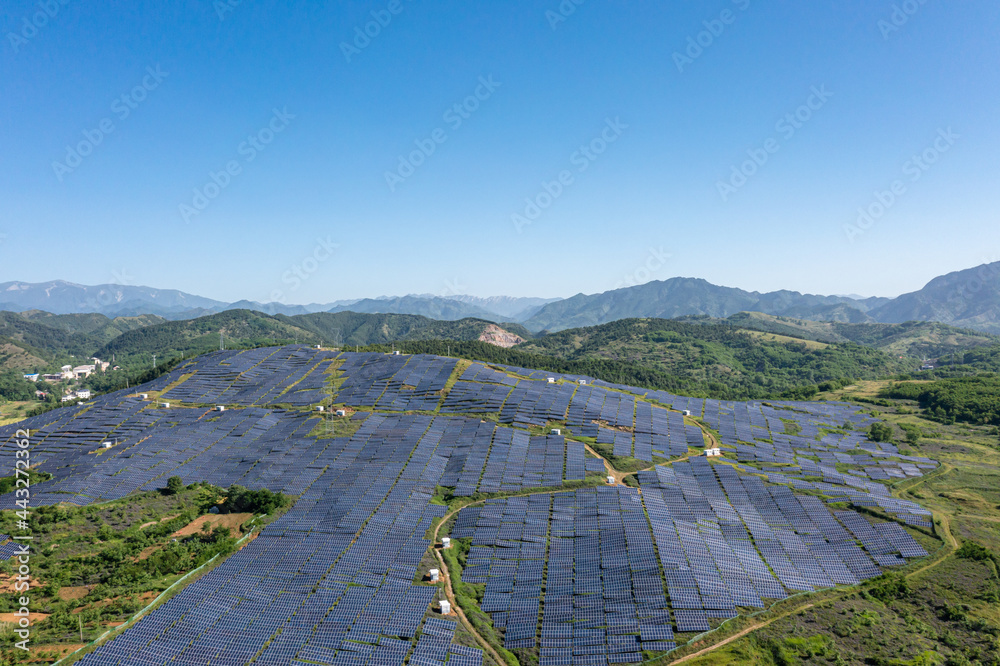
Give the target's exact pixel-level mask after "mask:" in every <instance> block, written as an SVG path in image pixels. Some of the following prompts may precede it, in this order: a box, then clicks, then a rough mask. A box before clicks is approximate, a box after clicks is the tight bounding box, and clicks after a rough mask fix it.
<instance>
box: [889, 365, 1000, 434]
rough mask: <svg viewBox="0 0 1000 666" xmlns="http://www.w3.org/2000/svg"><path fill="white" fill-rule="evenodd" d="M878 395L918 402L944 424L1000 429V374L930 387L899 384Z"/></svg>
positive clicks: (927, 385)
mask: <svg viewBox="0 0 1000 666" xmlns="http://www.w3.org/2000/svg"><path fill="white" fill-rule="evenodd" d="M879 395H881V396H882V397H884V398H894V399H897V400H916V401H917V403H918V404H919V405H920V407H921V408H923V409H924V410H925V411H926V414H927V415H928V416H929V417H931V418H934V419H936V420H938V421H941V422H943V423H955V422H956V421H961V422H963V423H973V424H977V425H996V426H1000V375H993V374H989V375H979V376H975V377H960V378H955V379H941V380H938V381H935V382H931V383H929V384H914V383H899V384H893V385H891V386H889V387H888V388H886V389H884V390H883V391H882V392H881V393H880V394H879Z"/></svg>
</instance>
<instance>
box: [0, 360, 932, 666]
mask: <svg viewBox="0 0 1000 666" xmlns="http://www.w3.org/2000/svg"><path fill="white" fill-rule="evenodd" d="M456 367H457V361H456V360H454V359H446V358H439V357H433V356H403V355H399V356H396V355H386V354H370V353H363V354H349V353H344V354H338V353H332V352H325V351H321V350H314V349H310V348H306V347H302V346H289V347H283V348H270V349H256V350H249V351H241V352H217V353H213V354H208V355H206V356H203V357H200V358H198V359H195V360H193V361H189V362H188V363H186V364H184V365H183V366H181V367H179V368H177V369H175V370H174V371H173V372H171V373H169V374H167V375H165V376H163V377H160V378H159V379H157V380H156V381H154V382H152V383H150V384H147V385H145V386H144V387H142V389H141V390H142V391H144V392H152V391H167V392H166V394H165V396H166V397H165V398H164V399H167V400H170V401H174V402H180V403H183V404H188V405H209V404H216V403H218V404H226V405H227V406H228V407H229V409H227V410H226V411H223V412H217V411H212V410H210V409H209V408H208V407H185V408H176V407H175V408H174V409H161V408H158V407H157V406H156V405H155V404H154V403H150V402H148V401H144V400H140V399H139V398H138V397H137V396H136V395H135V393H134V392H132V393H129V392H125V391H121V392H117V393H112V394H109V395H105V396H100V397H98V398H96V399H95V400H93V401H91V403H89V404H88V405H87V406H77V407H71V408H65V409H60V410H56V411H54V412H50V413H47V414H43V415H41V416H37V417H33V418H31V419H28V420H26V421H23V422H21V423H19V424H17V426H6V427H2V428H0V464H5V463H11V464H12V460H13V456H14V454H15V446H14V444H13V440H14V436H15V432H16V430H17V429H23V428H30V429H31V445H32V461H33V462H34V463H38V465H39V469H40V471H45V472H49V473H51V474H53V477H54V478H53V479H52V480H50V481H47V482H44V483H40V484H37V486H36V487H35V488H34V489H33V497H32V500H33V504H35V505H40V504H52V503H57V502H71V503H75V504H81V505H82V504H89V503H93V502H98V501H108V500H113V499H118V498H122V497H126V496H128V495H129V494H130V493H134V492H139V491H142V490H150V489H155V488H159V487H162V486H164V485H165V481H166V479H167V478H168V477H170V476H175V475H176V476H180V477H181V478H182V480H183V481H184V482H185V483H191V482H195V481H208V482H210V483H213V484H216V485H219V486H223V487H225V486H228V485H231V484H233V483H239V484H241V485H245V486H248V487H250V488H265V487H266V488H270V489H272V490H276V491H281V492H284V493H287V494H290V495H294V496H297V497H298V499H297V501H296V502H295V504H294V506H293V507H292V508H291V510H290V511H289V512H288V513H287V514H286V515H285V516H283V517H282V518H280V519H279V520H277V521H275V522H274V523H273V524H271V525H269V526H268V527H266V528H265V529H264V530H263V531H262V532H261V533H260V535H259V536H258V538H256V539H255V540H254V541H252V542H250V543H248V544H247V545H246V546H245V547H244V548H243V549H242V550H240V551H239V552H238V553H236V554H234V555H233V556H231V557H229V558H228V559H227V560H226V561H225V562H223V563H222V564H221V565H220V566H218V567H217V568H215V569H214V570H212V571H211V572H209V573H208V574H206V575H205V576H203V577H202V578H200V579H199V580H197V581H196V582H194V583H192V584H191V585H189V586H188V587H187V588H185V589H184V590H183V591H182V592H181V593H180V594H178V595H177V596H175V597H174V598H172V599H171V600H170V601H169V602H167V603H166V604H164V605H162V606H161V607H159V608H157V609H156V610H154V611H153V612H152V613H150V614H149V615H148V616H147V617H145V618H143V619H142V620H141V621H140V622H139V623H137V625H136V626H135V627H133V628H130V629H129V630H127V631H125V632H123V633H122V634H121V635H120V636H119V637H117V638H116V639H115V640H113V641H111V642H110V643H108V644H107V645H105V646H103V647H101V648H100V649H98V650H97V651H96V652H95V653H93V654H92V655H89V656H87V657H86V658H85V659H84V660H82V661H81V663H84V664H150V665H152V664H166V663H168V662H170V663H176V664H195V663H199V664H204V663H212V664H217V663H218V664H243V663H247V661H249V660H250V659H255V661H254V663H259V664H289V663H291V664H316V663H321V664H322V663H330V664H333V663H336V664H372V665H375V664H380V665H381V664H384V665H386V666H389V665H393V664H403V663H410V664H440V663H447V664H449V665H457V666H466V665H468V666H478V665H479V664H480V663H482V660H483V655H482V653H481V652H480V651H479V650H477V649H474V648H466V647H462V646H460V645H457V644H455V643H454V642H453V640H452V639H453V637H454V633H455V626H454V623H452V622H450V621H447V620H443V619H438V618H431V619H425V616H426V615H427V610H428V607H429V606H430V604H431V603H432V602H433V600H434V599H435V598H436V596H437V595H438V589H439V588H438V587H436V586H430V585H422V584H419V583H415V582H414V579H415V577H416V572H417V567H418V564H419V562H420V560H421V558H422V557H423V556H424V554H425V553H426V550H427V548H428V546H429V543H428V541H427V540H426V539H425V538H424V537H425V533H426V532H427V529H428V528H429V527H430V525H431V522H432V521H433V520H435V519H436V518H440V517H441V516H442V515H443V514H444V507H442V506H438V505H435V504H432V503H431V501H430V500H431V498H432V497H433V496H434V494H435V492H436V489H437V487H438V486H445V487H450V488H453V489H454V494H455V495H457V496H468V495H472V494H474V493H477V492H478V493H487V494H490V493H515V492H524V491H529V492H530V491H532V490H534V489H543V488H548V489H557V488H558V487H559V486H560V485H561V484H562V483H563V482H564V481H579V480H582V479H585V478H586V476H587V474H593V473H600V474H601V475H602V476H603V474H604V472H605V467H604V461H603V460H601V459H599V458H593V457H588V454H587V452H586V449H585V447H584V445H583V444H582V443H581V442H579V441H573V438H574V437H577V436H583V437H596V438H597V441H598V442H600V443H606V444H608V445H610V446H612V447H613V449H614V452H615V455H620V456H628V457H634V458H638V459H640V460H645V461H647V462H649V463H650V469H649V470H647V471H641V472H639V473H638V474H637V480H638V482H639V485H640V486H641V491H640V490H637V489H633V488H626V487H623V486H614V487H601V488H596V489H595V488H589V489H580V490H576V491H573V492H567V491H561V492H555V493H549V494H532V495H528V496H525V497H511V498H506V499H492V500H488V501H486V502H485V503H482V504H477V505H474V506H472V507H470V508H467V509H464V510H463V511H462V512H460V513H459V515H458V518H457V521H456V524H455V527H454V529H453V530H452V536H454V537H456V538H464V537H468V538H471V539H472V543H473V546H472V549H471V551H470V553H469V556H468V561H467V567H466V569H465V571H464V573H463V578H464V581H465V582H468V583H473V584H481V585H484V589H485V592H484V596H483V604H482V605H483V610H484V611H487V612H489V613H490V614H491V616H492V618H493V621H494V624H495V626H496V627H498V628H499V629H500V630H501V631H502V633H503V636H504V643H505V646H506V647H508V648H511V649H518V648H527V647H532V648H538V649H539V650H540V653H539V654H540V655H541V657H540V660H541V664H542V665H543V666H546V665H557V664H558V665H561V664H607V663H633V662H637V661H640V660H641V658H642V652H643V651H665V650H670V649H673V647H674V646H675V643H674V640H675V639H674V634H675V633H688V632H698V631H704V630H706V629H707V628H709V627H710V626H711V623H712V622H715V621H719V620H721V619H723V618H728V617H733V616H734V615H735V614H736V613H737V612H738V611H739V610H740V609H743V608H760V607H762V606H763V605H764V604H765V603H766V602H767V600H770V599H781V598H784V597H785V596H787V595H788V594H790V593H793V592H796V591H808V590H815V589H821V588H824V587H829V586H831V585H835V584H852V583H856V582H858V581H861V580H864V579H866V578H870V577H872V576H876V575H878V574H879V573H880V572H881V571H882V570H883V568H884V567H887V566H893V565H898V564H902V563H904V562H905V561H906V560H907V559H908V558H914V557H922V556H924V555H926V551H924V549H923V548H922V547H921V546H920V545H919V544H918V543H917V542H916V541H915V540H914V539H913V538H912V537H911V536H910V534H909V533H908V532H907V531H906V530H905V529H904V528H903V527H901V526H900V525H899V524H898V523H894V522H874V523H873V521H871V520H869V519H868V518H866V517H864V516H862V515H861V514H859V513H857V512H855V511H852V510H842V509H837V510H835V511H831V510H830V508H829V504H830V503H834V502H838V503H839V502H848V503H851V504H853V505H855V506H870V507H879V508H881V509H883V510H885V511H887V512H889V513H893V514H895V515H896V516H897V517H898V518H899V519H900V520H901V521H903V522H905V523H909V524H913V525H921V526H928V525H929V524H930V523H929V516H930V513H929V512H928V511H927V510H926V509H923V508H922V507H920V506H919V505H917V504H915V503H913V502H909V501H905V500H900V499H897V498H894V497H892V496H891V494H890V493H889V490H888V488H887V486H886V485H885V483H883V482H891V481H892V480H895V479H901V478H910V477H915V476H919V475H920V474H923V473H924V471H925V470H927V469H932V468H933V467H935V466H936V463H935V462H934V461H931V460H928V459H926V458H920V457H914V456H906V455H902V454H900V452H899V450H898V449H896V448H895V447H894V446H893V445H891V444H877V443H874V442H869V441H867V439H866V438H865V437H864V435H863V434H862V433H863V432H864V430H865V429H866V428H867V426H868V425H869V424H870V423H871V422H872V421H873V420H872V419H871V417H869V416H867V415H865V414H863V413H861V412H859V411H858V410H857V409H856V408H854V407H852V406H850V405H843V404H837V403H774V404H767V405H765V404H762V403H758V402H748V403H735V402H726V401H717V400H701V399H692V398H683V397H678V396H672V395H669V394H667V393H664V392H662V391H648V390H645V389H640V388H636V387H630V386H625V385H618V384H609V383H606V382H599V381H593V380H590V379H589V378H581V377H578V376H571V375H559V374H553V373H547V372H540V371H533V370H529V369H525V368H517V367H508V366H497V365H488V364H485V363H472V364H470V365H469V366H468V367H467V368H466V369H465V370H464V371H462V373H461V377H459V378H458V381H457V382H455V383H454V384H453V386H452V387H451V389H450V391H445V387H446V386H447V385H448V383H449V380H450V379H453V378H455V370H456ZM331 376H334V377H336V379H337V381H336V383H333V382H330V381H329V380H330V379H331ZM550 378H552V380H553V381H551V382H550V381H549V379H550ZM581 379H582V380H585V383H582V382H581V381H580V380H581ZM334 387H335V388H334ZM331 391H335V393H331ZM649 401H654V402H649ZM320 402H323V403H324V404H333V403H340V404H346V405H349V406H351V407H353V408H354V409H355V410H357V411H356V412H355V413H354V415H353V416H352V417H351V418H352V419H353V420H354V423H353V424H352V425H353V426H354V428H352V430H356V432H355V434H353V435H351V436H349V437H325V436H324V437H316V436H311V435H310V433H312V432H313V430H314V428H316V426H317V425H318V424H319V423H321V421H320V420H319V419H317V418H316V416H315V414H314V413H311V412H310V411H309V410H308V409H301V410H300V409H284V408H278V407H275V406H276V405H292V406H297V407H304V408H305V407H311V406H312V405H316V404H319V403H320ZM663 405H670V406H672V407H673V409H675V410H682V409H687V410H690V411H691V412H692V413H693V414H695V415H697V416H701V417H702V418H704V419H705V421H706V422H707V423H709V424H710V425H711V426H712V427H713V428H714V429H716V430H717V431H718V432H719V434H720V439H721V442H720V443H721V446H722V448H723V451H724V452H725V453H726V461H725V462H724V463H722V462H719V460H718V459H714V460H713V461H709V460H708V459H707V458H704V457H695V458H691V459H690V460H686V461H675V462H674V463H673V464H672V465H658V466H655V467H654V466H653V464H652V462H653V461H654V460H656V459H657V458H677V457H680V456H684V455H686V454H687V452H688V447H697V448H702V447H703V446H704V445H705V439H704V436H703V434H702V431H701V429H700V428H698V427H696V426H694V425H692V423H691V422H690V421H688V422H685V419H684V418H683V417H682V416H681V414H679V413H678V412H677V411H669V410H667V409H665V408H664V407H663ZM400 412H420V413H419V414H416V413H410V414H401V413H400ZM483 413H492V414H495V416H493V417H491V418H493V419H495V420H496V421H499V422H495V421H494V420H489V421H481V420H479V419H477V418H469V417H467V416H463V415H464V414H468V415H475V414H483ZM553 421H555V422H558V423H559V424H560V426H559V427H563V428H565V429H566V430H565V431H564V432H563V434H561V435H555V434H546V435H538V434H532V433H531V432H528V431H527V430H526V429H525V428H526V427H535V428H536V429H535V430H534V431H533V432H535V433H537V432H539V430H538V429H537V427H538V426H543V425H544V426H547V425H548V424H549V423H551V422H553ZM562 424H565V425H562ZM322 430H323V429H320V431H322ZM334 432H336V430H334ZM542 432H545V431H544V430H543V431H542ZM105 441H110V442H112V443H113V446H112V447H111V448H108V449H105V448H104V447H103V446H102V443H103V442H105ZM840 470H844V471H840ZM800 489H806V490H810V491H813V492H812V493H811V494H801V493H797V492H796V491H797V490H800ZM13 501H14V496H13V495H12V494H7V495H5V496H3V497H0V506H3V507H5V508H10V507H12V506H13ZM6 539H7V537H3V538H2V539H0V556H2V555H3V553H5V552H6V550H3V549H4V548H7V547H9V546H10V547H12V544H11V543H10V542H8V541H7V540H6ZM418 634H419V639H417V636H418Z"/></svg>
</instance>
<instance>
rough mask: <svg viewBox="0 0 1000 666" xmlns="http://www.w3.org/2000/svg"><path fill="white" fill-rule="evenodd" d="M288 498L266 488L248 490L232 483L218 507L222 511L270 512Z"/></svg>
mask: <svg viewBox="0 0 1000 666" xmlns="http://www.w3.org/2000/svg"><path fill="white" fill-rule="evenodd" d="M288 500H289V498H288V497H286V496H285V495H282V494H281V493H273V492H271V491H270V490H268V489H267V488H261V489H260V490H248V489H246V488H244V487H243V486H238V485H235V484H234V485H232V486H230V487H229V490H227V491H226V501H225V502H224V503H223V504H222V506H221V507H220V508H219V511H220V512H222V513H271V512H273V511H277V510H278V509H280V508H282V507H284V506H285V505H286V504H288Z"/></svg>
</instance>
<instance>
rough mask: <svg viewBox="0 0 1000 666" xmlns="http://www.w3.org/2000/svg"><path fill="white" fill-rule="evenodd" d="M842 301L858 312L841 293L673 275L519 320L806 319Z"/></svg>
mask: <svg viewBox="0 0 1000 666" xmlns="http://www.w3.org/2000/svg"><path fill="white" fill-rule="evenodd" d="M845 304H846V305H849V306H851V307H853V308H856V309H858V311H859V313H860V308H862V307H864V305H860V304H859V302H858V301H852V300H851V299H849V298H845V297H843V296H814V295H810V294H800V293H799V292H797V291H776V292H771V293H767V294H761V293H758V292H749V291H744V290H742V289H736V288H733V287H719V286H716V285H714V284H711V283H710V282H707V281H705V280H702V279H696V278H673V279H670V280H665V281H655V282H647V283H646V284H642V285H638V286H635V287H626V288H624V289H616V290H614V291H607V292H604V293H603V294H595V295H592V296H585V295H583V294H578V295H576V296H573V297H572V298H567V299H566V300H562V301H557V302H555V303H549V304H548V305H545V306H543V307H542V308H541V309H540V310H539V311H538V312H537V313H536V314H535V315H534V316H532V317H530V318H529V319H527V320H526V321H524V322H522V323H523V324H524V325H525V326H526V327H527V328H528V329H529V330H532V331H540V330H549V331H559V330H563V329H567V328H577V327H581V326H595V325H598V324H604V323H607V322H611V321H615V320H618V319H628V318H633V317H656V318H659V319H672V318H675V317H681V316H685V315H708V316H710V317H717V318H720V319H724V318H726V317H728V316H730V315H732V314H735V313H737V312H745V311H760V312H765V313H768V314H783V313H785V312H790V311H794V312H795V316H797V317H799V318H805V319H811V318H813V317H819V316H821V313H823V312H824V310H825V309H828V308H831V307H836V306H841V305H845Z"/></svg>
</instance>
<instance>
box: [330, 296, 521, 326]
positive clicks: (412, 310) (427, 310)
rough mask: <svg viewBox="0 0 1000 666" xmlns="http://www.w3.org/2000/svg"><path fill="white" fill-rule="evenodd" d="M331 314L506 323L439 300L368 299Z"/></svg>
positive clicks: (478, 310) (472, 307)
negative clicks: (406, 316) (342, 313)
mask: <svg viewBox="0 0 1000 666" xmlns="http://www.w3.org/2000/svg"><path fill="white" fill-rule="evenodd" d="M330 312H360V313H368V314H375V313H378V314H411V315H420V316H422V317H428V318H430V319H438V320H442V321H457V320H459V319H467V318H475V319H486V320H488V321H504V320H506V319H509V318H507V317H501V316H500V315H498V314H496V313H495V312H489V311H487V310H484V309H483V308H481V307H477V306H475V305H470V304H466V303H462V302H461V301H455V300H452V299H450V298H441V297H437V296H433V297H423V296H400V297H398V298H366V299H364V300H361V301H358V302H356V303H353V304H351V305H340V306H337V307H334V308H331V309H330Z"/></svg>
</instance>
